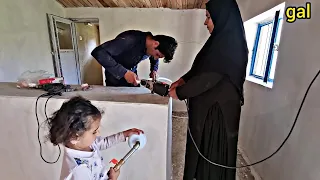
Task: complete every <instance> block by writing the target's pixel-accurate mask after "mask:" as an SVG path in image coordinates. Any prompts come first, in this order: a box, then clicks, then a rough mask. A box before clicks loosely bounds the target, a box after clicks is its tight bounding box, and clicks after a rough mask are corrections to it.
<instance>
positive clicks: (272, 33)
mask: <svg viewBox="0 0 320 180" xmlns="http://www.w3.org/2000/svg"><path fill="white" fill-rule="evenodd" d="M275 20H277V21H275ZM281 21H282V18H279V11H277V12H276V14H275V18H274V19H273V20H271V21H268V22H264V23H259V24H258V28H257V33H256V39H255V44H254V47H253V53H252V61H251V68H250V73H249V75H250V76H253V77H255V78H258V79H261V80H263V81H264V82H273V78H270V70H271V65H272V59H273V53H274V50H275V48H274V43H275V42H276V38H277V36H278V28H279V23H280V22H281Z"/></svg>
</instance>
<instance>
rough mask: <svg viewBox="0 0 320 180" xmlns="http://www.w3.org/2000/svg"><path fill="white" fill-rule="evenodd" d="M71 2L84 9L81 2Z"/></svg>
mask: <svg viewBox="0 0 320 180" xmlns="http://www.w3.org/2000/svg"><path fill="white" fill-rule="evenodd" d="M69 1H71V2H72V3H73V4H75V5H76V7H83V4H82V3H81V2H79V0H69Z"/></svg>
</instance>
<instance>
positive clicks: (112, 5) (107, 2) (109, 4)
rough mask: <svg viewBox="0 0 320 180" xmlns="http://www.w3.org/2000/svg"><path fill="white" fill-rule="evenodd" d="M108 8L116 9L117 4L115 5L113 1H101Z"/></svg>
mask: <svg viewBox="0 0 320 180" xmlns="http://www.w3.org/2000/svg"><path fill="white" fill-rule="evenodd" d="M103 1H104V2H105V3H106V4H107V5H108V6H109V7H117V6H118V5H117V3H115V2H114V1H113V0H103Z"/></svg>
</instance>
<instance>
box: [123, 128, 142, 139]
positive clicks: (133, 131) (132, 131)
mask: <svg viewBox="0 0 320 180" xmlns="http://www.w3.org/2000/svg"><path fill="white" fill-rule="evenodd" d="M140 133H143V134H144V132H143V131H142V130H140V129H136V128H133V129H128V130H126V131H123V135H124V137H126V138H127V137H130V136H131V135H133V134H137V135H139V134H140Z"/></svg>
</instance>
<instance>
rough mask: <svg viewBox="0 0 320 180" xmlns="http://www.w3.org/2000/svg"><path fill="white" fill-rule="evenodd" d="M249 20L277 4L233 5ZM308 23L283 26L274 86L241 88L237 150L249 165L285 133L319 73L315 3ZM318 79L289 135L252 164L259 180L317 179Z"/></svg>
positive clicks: (292, 1) (299, 1)
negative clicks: (309, 86)
mask: <svg viewBox="0 0 320 180" xmlns="http://www.w3.org/2000/svg"><path fill="white" fill-rule="evenodd" d="M238 2H239V5H240V8H241V12H242V14H243V18H244V19H245V20H248V19H250V18H252V17H254V16H256V15H258V14H260V13H262V12H264V11H266V10H268V9H271V8H272V7H274V6H276V5H278V4H280V3H282V1H280V0H270V1H263V0H238ZM310 2H311V3H312V13H311V14H312V15H311V17H312V18H311V19H310V20H297V21H296V22H295V23H292V24H290V23H286V22H284V24H283V29H282V36H281V43H280V47H279V54H278V63H277V67H276V72H275V81H274V86H273V88H272V89H269V88H266V87H263V86H261V85H257V84H255V83H252V82H246V84H245V105H244V107H243V112H242V119H241V127H240V146H241V147H242V149H243V150H244V151H245V153H246V155H247V156H248V158H249V160H250V161H251V162H256V161H258V160H261V159H263V158H265V157H267V156H269V155H270V154H271V153H273V152H274V151H275V150H276V149H277V148H278V147H279V145H280V144H281V143H282V141H283V140H284V138H285V137H286V136H287V134H288V133H289V130H290V128H291V126H292V124H293V121H294V118H295V115H296V113H297V111H298V108H299V105H300V103H301V100H302V98H303V95H304V93H305V91H306V89H307V87H308V85H309V83H310V81H311V80H312V79H313V77H314V76H315V74H316V72H317V71H318V70H319V69H320V60H319V48H318V47H319V46H320V36H319V32H320V26H319V25H318V22H319V19H318V17H320V11H316V10H317V9H319V8H320V2H319V1H317V0H311V1H310ZM286 3H287V4H286V6H301V5H302V6H304V5H305V1H303V0H288V1H286ZM319 92H320V78H319V79H318V80H317V81H316V82H315V83H314V86H313V87H312V89H311V90H310V92H309V95H308V98H307V99H306V102H305V104H304V107H303V109H302V111H301V114H300V117H299V119H298V122H297V124H296V127H295V129H294V131H293V134H292V136H291V137H290V138H289V140H288V142H287V143H286V144H285V146H284V147H283V149H282V150H280V152H279V153H278V154H276V155H275V156H274V157H273V158H272V159H270V160H268V161H266V162H264V163H263V164H260V165H256V166H255V169H256V171H257V172H258V173H259V174H260V176H261V177H262V179H264V180H302V179H303V180H317V179H319V177H320V172H319V168H320V156H319V147H320V141H319V138H318V137H319V135H320V133H319V126H320V121H319V115H320V114H319V111H320V103H319V102H320V98H319V94H318V93H319Z"/></svg>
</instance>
